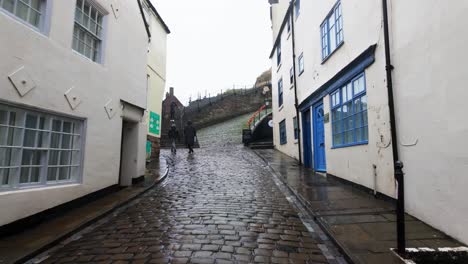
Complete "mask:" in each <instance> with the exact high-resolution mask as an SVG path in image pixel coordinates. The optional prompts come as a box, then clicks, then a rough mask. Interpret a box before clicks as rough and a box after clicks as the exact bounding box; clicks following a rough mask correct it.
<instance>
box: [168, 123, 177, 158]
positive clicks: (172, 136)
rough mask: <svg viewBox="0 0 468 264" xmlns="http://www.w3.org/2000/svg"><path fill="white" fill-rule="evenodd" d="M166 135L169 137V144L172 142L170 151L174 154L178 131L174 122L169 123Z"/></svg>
mask: <svg viewBox="0 0 468 264" xmlns="http://www.w3.org/2000/svg"><path fill="white" fill-rule="evenodd" d="M168 136H169V139H171V144H172V145H171V152H172V153H174V154H175V153H176V152H177V149H176V141H177V140H179V131H177V128H176V126H175V124H172V125H171V129H170V130H169V133H168Z"/></svg>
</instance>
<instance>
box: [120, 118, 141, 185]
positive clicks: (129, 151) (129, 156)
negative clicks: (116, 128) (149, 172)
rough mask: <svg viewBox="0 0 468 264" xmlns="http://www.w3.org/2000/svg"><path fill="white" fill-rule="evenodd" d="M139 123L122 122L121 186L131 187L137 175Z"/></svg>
mask: <svg viewBox="0 0 468 264" xmlns="http://www.w3.org/2000/svg"><path fill="white" fill-rule="evenodd" d="M137 157H138V123H137V122H132V121H126V120H123V121H122V141H121V148H120V175H119V185H120V186H131V185H132V179H133V177H134V176H135V175H136V173H137V169H138V168H137V161H138V159H137Z"/></svg>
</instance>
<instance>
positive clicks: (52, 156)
mask: <svg viewBox="0 0 468 264" xmlns="http://www.w3.org/2000/svg"><path fill="white" fill-rule="evenodd" d="M58 159H59V151H57V150H51V151H50V152H49V165H58V161H59V160H58Z"/></svg>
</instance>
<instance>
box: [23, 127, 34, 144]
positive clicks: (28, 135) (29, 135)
mask: <svg viewBox="0 0 468 264" xmlns="http://www.w3.org/2000/svg"><path fill="white" fill-rule="evenodd" d="M35 141H36V131H34V130H29V129H26V131H25V132H24V141H23V146H25V147H35V143H36V142H35Z"/></svg>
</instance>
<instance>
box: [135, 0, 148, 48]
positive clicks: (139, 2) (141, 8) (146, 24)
mask: <svg viewBox="0 0 468 264" xmlns="http://www.w3.org/2000/svg"><path fill="white" fill-rule="evenodd" d="M137 3H138V7H139V8H140V13H141V18H142V19H143V24H145V29H146V34H147V35H148V42H151V32H150V28H149V24H148V21H146V17H145V13H144V12H143V6H142V5H141V1H140V0H137Z"/></svg>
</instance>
